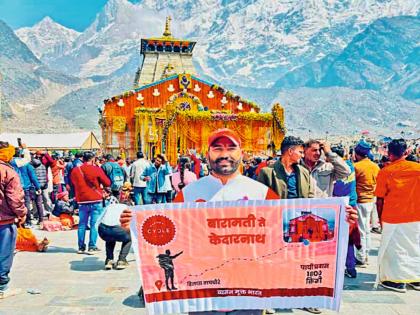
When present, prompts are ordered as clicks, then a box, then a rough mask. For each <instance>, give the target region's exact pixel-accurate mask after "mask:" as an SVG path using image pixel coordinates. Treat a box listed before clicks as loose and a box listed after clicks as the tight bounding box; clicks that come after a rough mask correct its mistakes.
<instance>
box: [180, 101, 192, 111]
mask: <svg viewBox="0 0 420 315" xmlns="http://www.w3.org/2000/svg"><path fill="white" fill-rule="evenodd" d="M179 109H181V110H191V105H190V103H188V102H182V103H181V104H179Z"/></svg>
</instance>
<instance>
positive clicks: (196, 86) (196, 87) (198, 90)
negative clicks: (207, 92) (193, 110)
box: [194, 84, 201, 92]
mask: <svg viewBox="0 0 420 315" xmlns="http://www.w3.org/2000/svg"><path fill="white" fill-rule="evenodd" d="M200 91H201V88H200V86H199V85H198V84H195V86H194V92H200Z"/></svg>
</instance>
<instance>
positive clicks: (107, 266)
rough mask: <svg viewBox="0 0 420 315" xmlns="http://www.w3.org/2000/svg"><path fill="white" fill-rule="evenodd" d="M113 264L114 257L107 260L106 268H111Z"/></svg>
mask: <svg viewBox="0 0 420 315" xmlns="http://www.w3.org/2000/svg"><path fill="white" fill-rule="evenodd" d="M113 265H114V261H113V260H112V259H106V260H105V270H111V269H112V266H113Z"/></svg>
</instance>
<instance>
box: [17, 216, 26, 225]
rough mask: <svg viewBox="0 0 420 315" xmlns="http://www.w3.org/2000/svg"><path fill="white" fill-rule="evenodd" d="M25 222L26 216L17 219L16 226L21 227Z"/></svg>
mask: <svg viewBox="0 0 420 315" xmlns="http://www.w3.org/2000/svg"><path fill="white" fill-rule="evenodd" d="M25 222H26V215H24V216H22V217H18V218H17V223H18V225H23V224H25Z"/></svg>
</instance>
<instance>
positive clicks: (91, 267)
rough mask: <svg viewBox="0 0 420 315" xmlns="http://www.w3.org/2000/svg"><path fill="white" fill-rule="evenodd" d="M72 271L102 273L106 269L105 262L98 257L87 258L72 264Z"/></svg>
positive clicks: (74, 261)
mask: <svg viewBox="0 0 420 315" xmlns="http://www.w3.org/2000/svg"><path fill="white" fill-rule="evenodd" d="M70 269H71V270H74V271H100V270H103V269H104V262H103V261H102V260H99V258H98V257H85V258H83V260H81V261H80V260H73V261H71V262H70Z"/></svg>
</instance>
